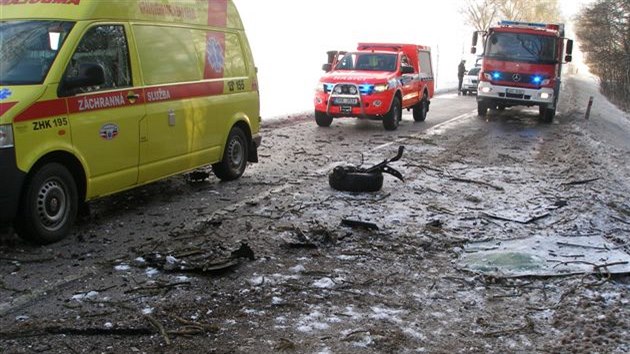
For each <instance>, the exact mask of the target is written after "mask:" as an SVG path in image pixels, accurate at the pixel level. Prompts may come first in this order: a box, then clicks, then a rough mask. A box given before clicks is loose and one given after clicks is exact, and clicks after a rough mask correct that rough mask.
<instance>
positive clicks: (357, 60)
mask: <svg viewBox="0 0 630 354" xmlns="http://www.w3.org/2000/svg"><path fill="white" fill-rule="evenodd" d="M397 59H398V56H397V55H396V54H384V53H348V54H346V55H345V56H344V57H343V58H342V59H341V60H340V61H339V63H338V64H337V66H336V67H335V69H336V70H364V71H396V64H397V63H396V61H397Z"/></svg>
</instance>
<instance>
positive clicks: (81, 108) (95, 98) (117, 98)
mask: <svg viewBox="0 0 630 354" xmlns="http://www.w3.org/2000/svg"><path fill="white" fill-rule="evenodd" d="M130 94H137V95H138V98H137V99H136V100H135V101H134V103H131V102H129V97H128V96H129V95H130ZM143 103H144V95H142V90H138V89H131V88H129V89H126V90H121V91H115V92H107V93H102V94H96V95H89V96H78V97H71V98H68V110H69V111H70V113H82V112H93V111H100V110H103V109H115V108H122V107H127V106H134V105H139V104H143Z"/></svg>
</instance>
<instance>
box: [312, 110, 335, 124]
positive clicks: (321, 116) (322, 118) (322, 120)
mask: <svg viewBox="0 0 630 354" xmlns="http://www.w3.org/2000/svg"><path fill="white" fill-rule="evenodd" d="M332 121H333V117H331V116H329V115H328V114H326V113H324V112H320V111H315V122H316V123H317V125H319V126H320V127H330V125H331V124H332Z"/></svg>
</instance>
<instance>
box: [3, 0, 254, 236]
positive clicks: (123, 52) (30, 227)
mask: <svg viewBox="0 0 630 354" xmlns="http://www.w3.org/2000/svg"><path fill="white" fill-rule="evenodd" d="M259 111H260V103H259V93H258V80H257V77H256V67H255V66H254V60H253V57H252V53H251V50H250V47H249V44H248V41H247V38H246V35H245V31H244V28H243V24H242V22H241V19H240V17H239V14H238V11H237V9H236V7H235V6H234V4H233V2H232V0H106V1H105V0H0V223H2V224H8V223H12V224H13V226H14V228H15V230H16V231H17V233H18V234H19V235H21V236H22V237H24V238H26V239H29V240H31V241H35V242H38V243H50V242H55V241H57V240H59V239H61V238H63V237H64V236H65V235H66V234H67V233H68V232H69V230H70V228H71V227H72V226H73V223H74V221H75V219H76V215H77V212H78V210H79V208H81V207H82V206H83V204H84V203H85V202H87V201H89V200H93V199H95V198H99V197H102V196H106V195H110V194H113V193H116V192H120V191H124V190H127V189H130V188H133V187H136V186H139V185H143V184H147V183H150V182H153V181H156V180H159V179H162V178H165V177H168V176H172V175H175V174H181V173H184V172H187V171H190V170H193V169H196V168H199V167H202V166H205V165H212V170H213V171H214V173H215V174H216V176H217V177H219V178H220V179H222V180H234V179H237V178H239V177H240V176H241V175H242V174H243V172H244V170H245V167H246V165H247V163H248V162H257V160H258V155H257V147H258V146H259V145H260V141H261V137H260V115H259Z"/></svg>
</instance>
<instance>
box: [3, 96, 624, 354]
mask: <svg viewBox="0 0 630 354" xmlns="http://www.w3.org/2000/svg"><path fill="white" fill-rule="evenodd" d="M571 87H572V89H567V92H568V94H567V96H566V97H565V98H563V101H562V102H561V109H560V113H559V116H558V119H557V120H556V121H555V122H554V123H553V124H551V125H548V124H542V123H540V122H538V120H537V118H536V116H537V110H535V109H514V110H507V111H505V112H494V113H492V114H491V115H490V116H489V117H488V118H486V119H481V118H478V117H477V116H476V102H475V98H474V97H472V96H457V95H456V94H445V95H441V96H438V97H435V98H434V99H433V100H432V104H431V110H430V112H429V114H428V117H427V120H426V122H422V123H417V122H414V121H413V118H412V117H411V114H410V112H405V113H404V115H403V122H402V123H401V125H400V127H399V128H398V130H396V131H393V132H389V131H385V130H384V129H383V127H382V124H381V122H378V121H364V120H357V119H342V120H337V121H335V122H333V124H332V126H331V127H330V128H320V127H317V126H316V124H315V122H314V120H313V117H312V115H310V114H306V115H294V116H292V117H291V118H290V119H287V120H283V121H275V122H273V123H267V124H265V121H264V120H263V131H262V134H263V144H262V147H261V148H260V150H259V156H260V163H258V164H255V165H250V166H249V167H248V170H247V171H246V173H245V175H244V176H243V177H242V178H241V179H240V180H238V181H235V182H230V183H221V182H219V181H218V180H217V179H216V178H214V177H213V176H210V177H209V178H208V179H203V178H202V180H201V181H190V179H189V178H187V177H186V176H177V177H173V178H169V179H167V180H164V181H161V182H157V183H154V184H151V185H148V186H145V187H141V188H137V189H135V190H132V191H129V192H126V193H121V194H118V195H115V196H112V197H107V198H103V199H101V200H98V201H95V202H93V203H91V215H90V216H89V217H86V218H84V219H82V220H81V221H80V222H79V223H78V224H77V226H76V227H75V229H74V231H73V232H72V234H71V235H69V237H67V238H66V239H64V240H63V241H61V242H58V243H55V244H52V245H48V246H45V247H38V246H34V245H29V244H27V243H24V242H23V241H22V240H21V239H19V238H18V237H17V236H15V235H12V234H10V233H7V232H5V233H4V234H3V235H0V274H2V281H1V282H0V327H1V328H2V330H0V351H2V352H16V353H22V352H24V353H28V352H55V353H56V352H59V353H62V352H63V353H66V352H77V353H78V352H81V353H88V352H106V353H119V352H147V353H153V352H172V353H176V352H218V353H251V352H262V353H267V352H278V351H295V352H300V353H302V352H303V353H314V352H316V353H346V352H356V353H367V352H370V353H383V352H401V353H404V352H414V351H428V352H457V351H478V352H497V353H499V352H508V351H514V350H523V351H526V352H536V351H543V352H549V351H554V350H555V351H561V352H562V351H567V350H570V349H571V348H573V347H575V348H581V349H583V350H585V351H593V350H596V351H600V352H615V350H616V349H619V350H617V351H618V352H623V351H624V348H625V349H628V346H627V340H624V339H623V337H624V334H623V333H624V332H623V331H627V330H628V328H630V316H626V315H627V312H628V311H629V310H627V306H624V304H627V301H628V300H627V298H626V296H625V295H623V294H624V292H627V290H624V289H627V286H628V285H627V284H628V280H627V278H608V279H601V278H594V279H591V278H590V277H586V276H580V277H567V278H564V277H561V278H551V279H525V280H506V279H500V278H495V277H487V276H483V275H476V276H473V275H470V274H468V273H465V272H462V271H461V270H460V269H458V268H457V267H455V266H454V265H453V262H454V259H455V258H457V257H458V255H459V254H460V253H461V250H462V247H463V245H464V244H465V243H466V242H472V241H479V240H487V239H491V240H493V239H496V240H503V239H522V238H526V237H530V236H532V235H546V236H549V237H551V236H553V237H556V236H558V235H578V234H579V235H588V234H597V235H601V236H604V237H606V238H607V239H609V240H610V241H611V242H617V246H618V247H619V248H623V247H624V245H627V242H628V241H630V232H629V231H628V230H627V226H625V224H624V222H626V220H628V218H630V215H628V214H630V205H627V202H624V201H627V197H628V193H629V192H628V188H627V183H628V182H627V180H628V179H627V177H628V170H627V168H625V169H624V167H623V166H621V167H619V168H612V167H611V166H612V165H613V164H619V163H618V162H616V161H617V160H616V159H622V160H624V161H625V160H626V159H628V160H630V157H629V156H628V154H627V152H626V151H625V150H624V148H627V146H626V147H624V146H623V141H624V139H623V136H624V135H623V134H622V133H619V132H618V131H617V132H615V134H616V135H615V136H616V137H617V138H616V139H615V140H614V141H615V142H619V143H620V145H619V144H617V145H618V146H616V147H615V146H612V145H611V146H610V147H609V150H605V149H604V150H602V149H601V148H600V145H598V144H592V140H589V139H593V138H592V137H591V134H590V131H589V129H593V131H594V132H595V133H596V134H593V135H592V136H593V137H596V136H608V135H609V134H608V133H607V132H606V129H609V127H608V126H607V125H605V124H601V123H599V124H593V125H587V124H586V123H585V122H584V120H583V119H582V118H581V117H582V115H581V114H582V113H583V112H582V111H581V110H580V108H579V107H578V106H577V105H578V104H579V102H581V101H582V98H581V97H578V96H579V95H578V94H577V93H576V92H578V90H577V89H576V87H578V86H577V85H573V86H571ZM585 132H588V134H586V133H585ZM587 138H588V139H587ZM626 141H627V140H626ZM400 145H404V146H405V147H406V151H405V155H404V156H403V159H402V160H401V161H400V162H397V163H395V164H393V165H394V166H393V167H395V168H397V169H399V170H400V171H401V172H402V173H403V175H404V176H405V183H404V184H403V183H402V182H399V181H398V180H396V179H394V178H393V177H390V176H386V179H385V184H384V187H383V190H382V191H381V192H378V193H376V194H371V195H361V194H359V195H353V194H347V193H339V192H335V191H333V190H331V188H330V187H329V186H328V173H329V172H330V171H331V170H332V168H334V166H337V165H339V164H355V165H356V164H359V163H360V162H361V161H363V162H364V163H365V164H371V163H377V162H380V161H381V160H383V159H385V158H389V157H392V156H393V155H394V154H395V152H396V151H397V149H398V146H400ZM611 154H612V155H611ZM607 156H614V157H615V158H608V157H607ZM627 165H628V164H626V166H627ZM594 177H596V178H594ZM587 179H588V180H591V182H588V183H584V184H585V186H584V187H582V185H581V184H580V185H579V186H578V187H576V188H568V187H566V183H567V182H569V185H572V184H571V183H572V182H575V181H578V182H579V181H581V180H587ZM560 202H562V203H560ZM554 203H558V205H568V207H564V208H560V209H559V210H558V211H556V209H558V208H555V209H553V210H552V209H549V210H551V211H549V210H547V209H545V210H546V211H547V213H548V214H549V216H548V217H546V218H544V219H542V220H541V221H539V222H538V221H537V222H532V223H529V222H528V223H524V224H519V223H513V222H509V221H497V220H496V219H494V220H493V219H489V218H486V217H483V215H482V214H483V213H484V212H488V211H492V210H495V209H497V210H498V209H505V208H513V207H515V206H518V207H519V208H518V209H519V210H525V212H527V211H528V210H529V209H535V208H538V207H540V206H541V205H542V206H546V207H548V206H549V205H550V204H551V205H552V206H553V205H554ZM626 213H628V214H626ZM517 216H519V215H517ZM343 218H351V219H356V220H362V221H366V222H367V221H369V222H373V223H375V224H377V225H379V226H380V230H379V231H378V232H368V231H365V230H356V229H348V228H344V227H340V226H339V221H340V220H341V219H343ZM243 244H247V245H248V247H245V248H243V247H241V246H242V245H243ZM239 247H240V249H239ZM237 250H239V251H238V252H235V251H237ZM243 255H246V256H248V257H240V256H243ZM251 255H253V257H251V258H249V256H251ZM243 259H244V260H245V261H243ZM237 260H238V262H237ZM585 280H586V281H585ZM596 284H599V285H596ZM619 294H621V295H619ZM595 316H600V317H597V324H596V325H589V324H585V321H584V318H587V319H588V318H594V317H595ZM589 326H590V327H589ZM600 332H606V333H609V334H608V335H604V334H601V333H600ZM620 333H621V334H620ZM625 333H626V338H627V332H625ZM576 341H577V342H576ZM624 345H625V347H624ZM578 351H579V350H578Z"/></svg>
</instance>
